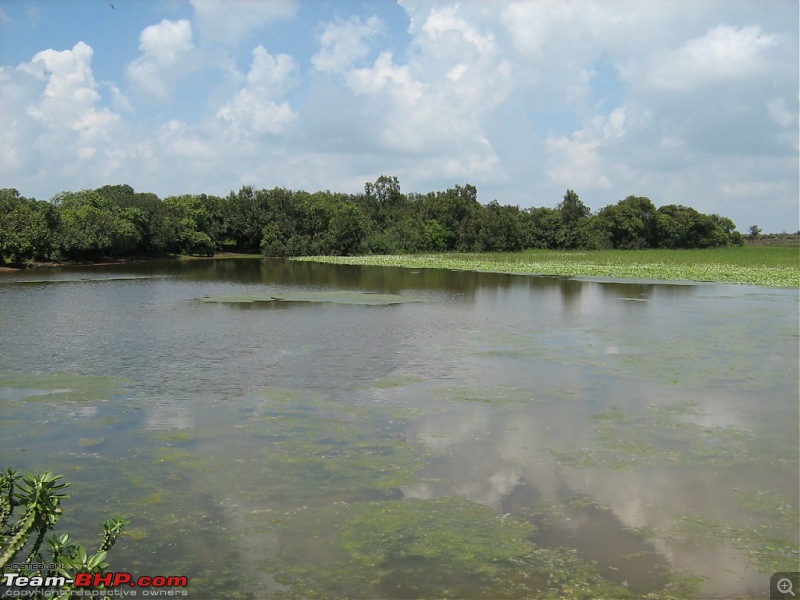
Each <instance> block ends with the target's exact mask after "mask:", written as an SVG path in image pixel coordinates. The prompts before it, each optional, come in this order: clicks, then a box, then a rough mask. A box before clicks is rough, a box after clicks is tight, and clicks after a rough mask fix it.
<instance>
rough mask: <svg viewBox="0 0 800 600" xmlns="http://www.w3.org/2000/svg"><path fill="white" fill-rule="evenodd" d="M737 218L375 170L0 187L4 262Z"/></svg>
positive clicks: (615, 229) (595, 230)
mask: <svg viewBox="0 0 800 600" xmlns="http://www.w3.org/2000/svg"><path fill="white" fill-rule="evenodd" d="M741 243H742V236H741V234H739V233H738V232H737V231H735V225H734V224H733V222H732V221H731V220H730V219H727V218H724V217H720V216H719V215H705V214H702V213H700V212H698V211H696V210H695V209H693V208H689V207H686V206H680V205H675V204H670V205H667V206H662V207H661V208H658V209H657V208H656V207H655V206H654V205H653V203H652V202H651V201H650V199H648V198H644V197H639V196H628V197H627V198H625V199H624V200H621V201H620V202H618V203H617V204H614V205H609V206H606V207H604V208H602V209H600V210H599V211H598V212H597V213H596V214H592V212H591V210H590V209H589V207H587V206H586V205H585V204H584V203H583V202H582V201H581V199H580V198H579V197H578V195H577V194H576V193H575V192H574V191H572V190H567V192H566V194H565V195H564V199H563V201H562V202H561V203H560V204H559V205H558V206H557V207H556V208H544V207H540V208H529V209H521V208H519V207H518V206H508V205H501V204H499V203H498V202H497V201H496V200H493V201H492V202H490V203H489V204H486V205H484V204H481V203H480V202H478V192H477V190H476V189H475V187H474V186H472V185H469V184H466V185H464V186H463V187H462V186H460V185H456V186H455V187H453V188H450V189H447V190H445V191H443V192H429V193H427V194H417V193H410V194H403V193H402V192H401V191H400V184H399V182H398V180H397V178H396V177H386V176H381V177H379V178H378V179H377V180H376V181H375V182H374V183H367V184H366V185H365V186H364V193H361V194H340V193H332V192H329V191H324V192H316V193H313V194H312V193H308V192H304V191H293V190H288V189H284V188H275V189H271V190H266V189H260V190H259V189H254V188H253V187H250V186H245V187H243V188H241V189H240V190H239V191H238V192H231V193H230V194H229V195H228V196H227V197H225V198H221V197H218V196H208V195H206V194H199V195H182V196H170V197H168V198H165V199H163V200H161V199H159V198H158V196H156V195H155V194H150V193H140V192H135V191H134V190H133V188H132V187H131V186H129V185H109V186H104V187H101V188H98V189H96V190H83V191H80V192H64V193H61V194H58V195H57V196H55V197H54V198H53V199H52V200H51V201H50V202H46V201H40V200H35V199H29V198H25V197H22V196H20V194H19V192H18V191H17V190H15V189H3V190H0V263H2V262H10V263H24V262H27V261H31V260H59V261H60V260H79V261H83V260H98V259H103V258H124V257H143V256H154V255H167V254H176V253H182V254H193V255H213V254H214V253H215V252H216V251H218V250H227V251H236V252H261V253H263V254H264V255H266V256H302V255H357V254H396V253H418V252H450V251H459V252H481V251H517V250H523V249H529V248H531V249H532V248H546V249H554V250H555V249H640V248H710V247H718V246H727V245H740V244H741Z"/></svg>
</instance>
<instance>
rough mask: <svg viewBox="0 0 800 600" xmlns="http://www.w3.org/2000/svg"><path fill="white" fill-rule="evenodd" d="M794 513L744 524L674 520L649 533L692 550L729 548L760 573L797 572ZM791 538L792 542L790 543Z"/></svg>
mask: <svg viewBox="0 0 800 600" xmlns="http://www.w3.org/2000/svg"><path fill="white" fill-rule="evenodd" d="M797 524H798V517H797V512H796V511H794V515H778V516H777V518H772V519H763V518H761V519H758V521H757V522H753V521H752V520H748V522H747V523H739V522H734V521H718V520H716V519H710V518H707V517H704V516H701V515H698V514H690V515H685V516H683V517H681V518H680V519H677V520H676V521H675V522H674V523H673V524H672V526H670V527H667V528H664V529H661V530H659V531H656V532H651V533H653V534H654V535H655V537H656V538H658V539H662V540H665V541H669V542H672V543H677V544H679V545H683V546H689V547H692V548H702V547H703V546H716V545H721V544H728V545H731V546H734V547H735V548H737V549H738V550H739V551H741V552H742V553H743V554H744V555H745V556H747V558H748V560H749V561H750V563H751V564H752V565H753V566H754V567H755V568H756V569H758V571H760V572H762V573H773V572H776V571H796V570H797V565H798V554H797V552H798V542H797ZM789 536H794V539H789Z"/></svg>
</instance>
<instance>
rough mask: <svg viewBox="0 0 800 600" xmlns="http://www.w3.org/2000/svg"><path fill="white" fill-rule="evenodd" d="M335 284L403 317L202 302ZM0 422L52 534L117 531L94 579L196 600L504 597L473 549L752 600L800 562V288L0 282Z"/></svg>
mask: <svg viewBox="0 0 800 600" xmlns="http://www.w3.org/2000/svg"><path fill="white" fill-rule="evenodd" d="M340 290H341V291H352V292H359V293H367V294H373V293H377V294H395V295H399V296H402V297H403V298H404V299H409V298H411V299H416V300H419V302H413V303H402V304H391V305H385V306H369V305H361V304H357V303H356V304H338V303H309V302H280V303H276V302H262V303H250V302H203V301H202V299H203V298H205V297H207V296H211V297H214V296H219V295H225V296H228V297H229V298H228V299H229V300H230V299H231V298H230V296H234V295H243V296H245V295H251V296H252V295H253V294H265V295H269V294H287V293H295V292H330V291H340ZM354 298H357V295H356V296H354ZM356 301H357V300H356ZM0 410H1V411H2V417H3V418H2V421H0V456H1V457H2V465H0V466H5V465H9V466H13V467H14V468H16V469H18V470H24V471H34V470H43V469H52V470H54V471H56V472H58V473H62V474H64V475H65V478H66V479H67V480H68V481H71V482H72V483H73V486H72V488H71V499H70V500H69V501H67V504H66V511H65V516H64V518H63V519H62V521H61V526H62V527H63V528H64V529H65V530H68V531H70V533H72V535H73V537H77V538H78V539H79V540H80V541H82V542H84V543H86V544H87V545H90V546H93V545H94V544H95V543H96V540H97V539H98V537H99V536H98V533H97V532H98V531H99V526H98V523H99V522H100V521H101V520H102V519H104V518H106V517H108V516H111V515H122V516H125V517H127V518H129V519H130V520H131V524H130V525H129V526H128V529H127V533H126V535H124V536H123V537H122V538H120V540H119V542H118V544H117V546H116V547H115V548H114V550H113V552H112V554H111V562H112V567H114V568H116V569H118V570H128V571H131V572H133V573H134V574H147V575H153V574H164V575H187V576H188V577H189V579H190V588H189V592H190V596H191V597H194V598H213V597H230V598H234V597H242V598H248V597H255V598H261V597H280V598H283V597H286V598H293V597H305V596H308V595H316V596H318V597H337V596H342V597H344V596H349V597H361V598H386V597H398V598H399V597H448V596H449V597H464V596H474V597H487V598H491V597H496V596H497V595H501V594H507V595H508V597H513V592H511V591H508V590H511V589H512V588H511V587H509V586H511V584H510V583H508V581H511V580H512V579H513V577H512V576H510V575H508V573H511V571H503V570H502V569H501V570H500V571H493V569H497V568H498V567H497V566H496V565H497V564H500V563H502V562H503V560H502V559H500V558H497V557H494V558H492V557H490V556H488V554H490V553H491V552H493V551H494V550H491V549H495V548H500V547H501V546H503V544H505V543H506V542H507V541H508V540H509V539H510V538H509V537H508V536H509V535H510V534H509V533H508V532H510V531H511V529H510V528H511V527H518V529H514V531H516V532H517V533H516V534H515V536H516V537H514V541H513V543H512V542H508V544H510V545H513V544H519V543H524V544H529V543H533V544H535V545H536V546H537V547H539V548H543V549H546V551H547V552H550V551H552V552H562V550H560V549H564V548H567V549H572V551H569V556H570V557H571V558H570V560H572V561H578V562H582V564H585V565H587V569H591V567H589V566H588V565H590V564H592V563H594V564H595V567H594V569H595V571H593V573H594V575H595V576H596V577H600V578H602V579H603V580H605V581H607V582H609V583H610V584H612V585H617V586H620V588H618V589H623V590H628V591H630V593H631V594H632V595H634V596H642V595H645V594H647V593H651V592H652V593H665V592H664V590H668V589H669V586H671V585H674V582H675V581H677V580H678V578H680V577H696V578H699V579H696V580H695V581H696V586H697V587H695V588H694V589H696V590H697V593H698V594H700V595H702V596H705V597H735V596H747V597H751V596H762V597H767V596H768V591H767V585H768V581H769V576H770V574H771V573H772V572H774V571H776V570H797V568H798V566H797V563H798V553H797V551H798V533H797V532H798V486H799V485H800V483H799V482H798V466H799V465H800V458H798V447H799V442H798V423H799V422H800V421H799V420H798V419H799V418H798V294H797V290H776V289H767V288H757V287H747V286H730V285H710V284H709V285H681V284H653V283H644V282H643V283H619V282H610V281H609V282H603V281H579V280H566V279H557V278H545V277H526V276H508V275H498V274H477V273H465V272H451V271H436V270H424V271H411V270H403V269H390V268H377V267H346V266H330V265H316V264H310V263H292V262H284V261H262V260H209V261H205V260H204V261H200V260H198V261H186V262H177V261H172V262H153V263H146V264H132V265H125V266H106V267H85V268H73V269H55V270H47V271H27V272H22V273H11V274H7V273H3V274H0ZM465 511H466V512H465ZM470 511H473V512H470ZM465 514H470V515H473V516H472V517H470V519H468V520H467V521H466V524H465V522H464V520H463V519H461V517H460V516H463V515H465ZM471 522H475V523H479V524H480V527H481V528H480V529H479V530H478V529H476V528H477V527H478V526H477V525H476V526H475V527H476V528H473V527H472V526H471V524H470V523H471ZM526 528H527V529H526ZM520 532H522V533H520ZM507 534H508V535H507ZM428 536H429V537H428ZM495 536H496V537H495ZM509 552H510V550H509ZM547 556H550V555H549V554H548V555H547ZM482 561H486V562H487V564H488V563H489V562H492V561H494V562H493V563H492V565H490V566H486V565H484V564H483V562H482ZM570 564H572V563H570ZM575 564H577V562H575ZM484 567H485V569H484ZM503 568H505V567H503ZM523 570H524V569H523ZM466 571H470V572H466ZM476 573H479V574H480V573H487V575H486V576H485V577H484V576H482V575H480V576H479V575H476ZM492 573H494V575H491V574H492ZM523 576H524V577H525V578H526V579H527V578H528V573H525V574H523ZM492 577H495V579H494V580H493V579H492ZM535 579H536V578H535V577H534V578H533V579H532V580H531V581H533V580H535ZM593 581H595V582H596V581H598V580H593ZM520 582H521V583H520V585H523V587H518V588H514V589H517V590H522V589H528V590H530V589H533V590H536V589H539V590H540V591H541V590H542V589H543V587H542V586H543V585H544V584H541V582H540V583H536V582H535V581H534V583H524V582H522V579H520ZM524 585H528V586H529V587H528V588H525V587H524ZM537 586H539V587H538V588H537ZM520 593H522V592H520ZM526 593H528V592H526ZM542 593H543V592H542ZM523 595H524V594H523ZM529 595H534V596H535V595H537V593H536V592H535V591H534V592H533V593H529Z"/></svg>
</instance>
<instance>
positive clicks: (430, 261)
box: [292, 250, 800, 289]
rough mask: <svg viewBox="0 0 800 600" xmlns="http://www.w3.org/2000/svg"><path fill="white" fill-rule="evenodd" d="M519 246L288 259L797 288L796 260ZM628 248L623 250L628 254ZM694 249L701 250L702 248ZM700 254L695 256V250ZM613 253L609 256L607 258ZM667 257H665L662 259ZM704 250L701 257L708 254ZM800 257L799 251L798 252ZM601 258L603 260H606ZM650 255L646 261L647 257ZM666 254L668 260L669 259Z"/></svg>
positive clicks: (798, 265)
mask: <svg viewBox="0 0 800 600" xmlns="http://www.w3.org/2000/svg"><path fill="white" fill-rule="evenodd" d="M611 252H612V253H616V254H609V253H606V252H604V251H577V252H570V251H523V252H518V253H507V254H504V253H496V254H491V253H481V254H474V255H470V254H413V255H384V256H310V257H296V258H293V259H292V260H296V261H306V262H319V263H327V264H345V265H362V266H387V267H401V268H408V269H449V270H456V271H475V272H483V273H505V274H509V275H532V276H556V277H592V278H613V279H619V280H650V281H655V282H665V283H666V282H675V283H724V284H738V285H755V286H761V287H772V288H784V289H790V288H800V260H797V261H796V262H795V264H793V265H786V264H778V265H775V266H772V265H763V264H747V263H746V262H745V261H743V260H740V261H739V264H735V263H731V262H721V261H696V262H686V263H681V262H680V261H678V260H674V259H675V258H679V257H681V256H684V257H685V256H686V255H685V254H684V255H679V254H674V255H669V254H664V252H680V251H660V252H659V251H655V252H651V253H650V254H647V253H648V252H649V251H647V250H632V251H611ZM626 252H627V254H626ZM697 252H703V251H702V250H700V251H697ZM696 256H699V255H696ZM609 257H611V258H609ZM665 257H666V260H664V258H665ZM707 257H708V255H705V256H704V258H707ZM797 258H798V259H800V254H798V255H797ZM604 259H605V260H604ZM648 259H650V260H648ZM659 259H660V260H659ZM670 259H672V261H671V262H670Z"/></svg>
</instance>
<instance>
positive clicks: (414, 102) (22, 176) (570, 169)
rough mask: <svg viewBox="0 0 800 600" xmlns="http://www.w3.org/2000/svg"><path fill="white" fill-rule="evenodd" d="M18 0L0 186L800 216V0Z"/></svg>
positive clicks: (2, 26)
mask: <svg viewBox="0 0 800 600" xmlns="http://www.w3.org/2000/svg"><path fill="white" fill-rule="evenodd" d="M112 3H113V5H114V8H111V6H110V3H109V2H108V1H107V0H0V140H2V144H1V145H0V186H2V187H15V188H17V189H18V190H19V191H20V193H21V194H23V195H25V196H28V197H36V198H39V199H48V198H51V197H52V196H53V195H55V194H56V193H58V192H61V191H66V190H79V189H84V188H95V187H99V186H102V185H106V184H114V183H128V184H130V185H132V186H133V187H134V188H135V189H136V190H137V191H149V192H155V193H156V194H158V195H159V196H161V197H162V198H163V197H166V196H168V195H172V194H181V193H201V192H205V193H211V194H220V195H225V194H227V193H228V192H229V191H231V190H238V189H239V188H240V187H241V186H242V185H254V186H256V187H259V188H272V187H276V186H280V187H289V188H292V189H304V190H307V191H315V190H319V189H330V190H332V191H343V192H357V191H360V190H363V185H364V182H366V181H374V180H375V179H376V178H377V177H378V176H379V175H381V174H387V175H396V176H397V177H398V178H399V179H400V184H401V187H402V189H403V191H406V192H428V191H432V190H442V189H446V188H447V187H451V186H453V185H454V184H464V183H471V184H474V185H476V186H477V188H478V197H479V199H480V200H481V201H482V202H484V203H486V202H489V201H491V200H493V199H497V200H498V201H499V202H501V203H503V204H518V205H520V206H522V207H529V206H555V205H556V204H557V203H558V202H559V201H560V200H561V197H562V196H563V194H564V191H565V190H566V189H567V188H571V189H574V190H575V191H576V192H577V193H578V194H579V195H580V197H581V199H583V201H584V202H585V203H586V204H588V205H589V206H590V207H591V208H592V209H593V210H597V209H599V208H602V207H603V206H605V205H607V204H612V203H615V202H617V201H618V200H621V199H623V198H624V197H626V196H628V195H631V194H635V195H642V196H648V197H649V198H651V199H652V200H653V202H654V203H655V204H656V205H657V206H660V205H663V204H685V205H689V206H693V207H695V208H697V209H699V210H701V211H703V212H708V213H712V212H715V213H719V214H722V215H725V216H728V217H731V218H732V219H733V220H734V221H735V222H736V224H737V226H738V227H739V229H740V230H741V231H746V230H747V229H748V227H749V226H750V225H753V224H758V225H759V226H761V227H762V228H763V229H764V230H765V231H768V232H780V231H796V230H798V229H799V228H800V223H799V222H798V220H799V216H798V211H799V210H800V209H799V208H798V186H799V184H800V182H799V181H798V179H799V178H800V175H799V174H798V170H799V169H800V167H799V166H798V165H799V160H798V91H799V89H800V83H799V82H798V77H799V76H798V73H799V72H800V61H799V60H798V18H799V15H798V3H797V2H795V1H794V0H764V1H757V0H747V1H737V0H721V1H716V0H704V1H703V2H696V1H693V0H692V1H677V0H669V1H667V0H663V1H662V0H659V1H654V0H633V1H628V0H615V1H613V2H588V1H581V0H575V1H570V2H560V1H556V0H535V1H516V0H515V1H512V0H509V1H501V0H491V1H488V0H482V1H478V0H462V1H461V2H451V1H447V0H398V1H397V2H391V1H389V0H329V1H324V0H307V1H295V0H270V1H267V0H192V1H188V0H113V2H112Z"/></svg>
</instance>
